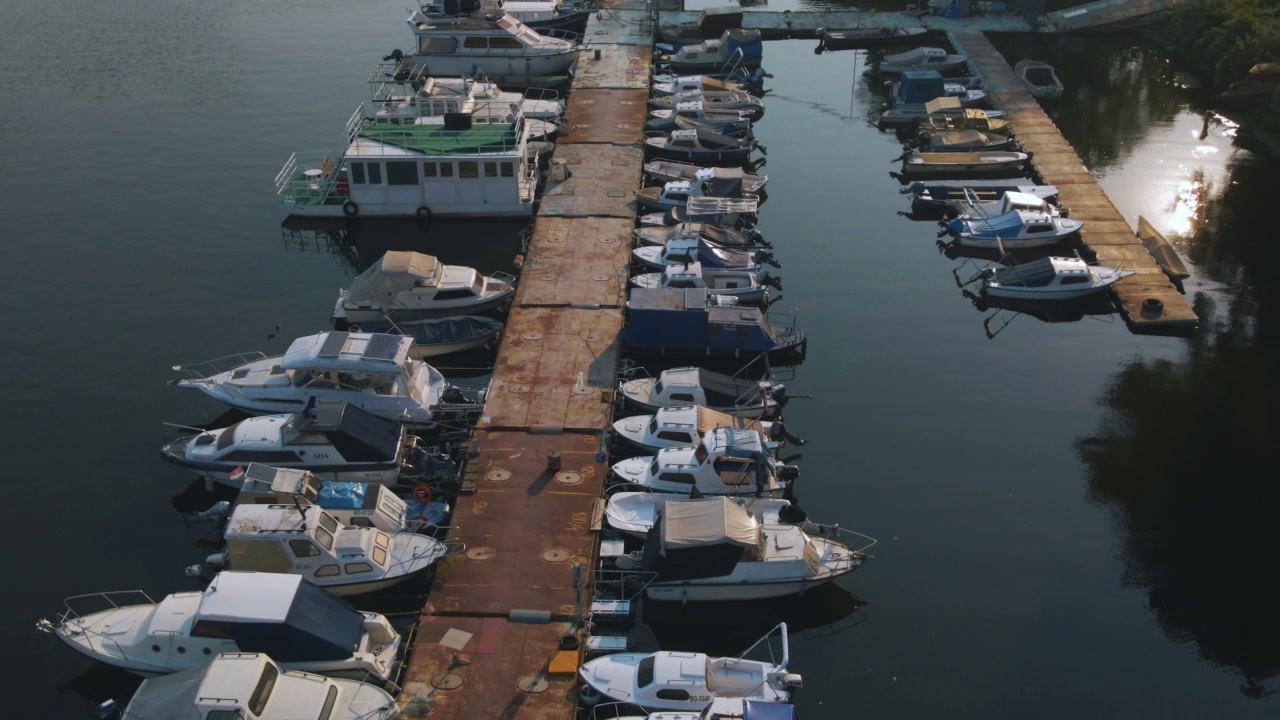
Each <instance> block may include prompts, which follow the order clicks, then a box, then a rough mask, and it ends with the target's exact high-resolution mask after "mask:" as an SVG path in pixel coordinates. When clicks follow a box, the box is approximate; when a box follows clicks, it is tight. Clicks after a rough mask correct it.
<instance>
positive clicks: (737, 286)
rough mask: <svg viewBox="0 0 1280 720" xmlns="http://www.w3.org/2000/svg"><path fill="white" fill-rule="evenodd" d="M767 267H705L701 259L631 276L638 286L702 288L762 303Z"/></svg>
mask: <svg viewBox="0 0 1280 720" xmlns="http://www.w3.org/2000/svg"><path fill="white" fill-rule="evenodd" d="M771 281H773V278H771V277H770V276H769V273H768V271H761V270H756V269H753V268H740V267H734V268H714V267H711V268H704V267H702V263H699V262H691V263H687V264H685V265H666V266H664V267H663V268H662V271H661V272H653V273H641V274H639V275H635V276H633V277H632V278H631V287H637V288H651V289H654V288H678V289H686V288H702V289H705V290H706V291H707V292H709V293H714V294H716V295H720V296H727V297H732V298H734V299H736V300H737V301H738V302H739V303H741V304H743V305H761V304H763V303H765V302H766V301H767V300H768V299H769V288H768V285H769V284H770V282H771Z"/></svg>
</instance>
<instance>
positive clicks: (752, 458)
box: [610, 428, 800, 497]
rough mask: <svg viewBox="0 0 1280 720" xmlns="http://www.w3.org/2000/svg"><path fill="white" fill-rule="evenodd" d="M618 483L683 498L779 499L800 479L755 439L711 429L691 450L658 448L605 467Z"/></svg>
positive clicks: (749, 434) (791, 467)
mask: <svg viewBox="0 0 1280 720" xmlns="http://www.w3.org/2000/svg"><path fill="white" fill-rule="evenodd" d="M610 470H611V472H612V473H613V476H614V477H615V478H616V479H617V480H618V481H620V482H624V483H630V484H632V485H635V486H636V487H640V488H645V489H648V490H652V491H654V492H663V493H676V494H679V495H684V496H689V495H691V494H692V493H693V492H694V491H695V490H696V491H697V492H698V493H699V494H700V495H702V496H712V495H754V496H757V497H760V496H766V495H767V496H770V497H780V496H781V495H782V493H783V491H784V490H786V488H787V486H788V485H789V484H790V483H791V481H792V480H794V479H795V478H796V476H798V475H799V474H800V471H799V469H798V468H796V467H795V466H794V465H782V464H780V463H778V462H777V460H775V459H774V457H773V454H772V453H771V452H770V451H768V450H767V449H765V446H764V443H763V442H761V439H760V434H759V433H758V432H755V431H746V430H737V429H734V428H715V429H714V430H712V431H711V432H709V433H707V434H705V435H703V437H702V442H701V443H700V444H698V445H696V446H692V445H691V446H684V447H675V448H664V449H662V450H659V451H658V452H657V454H656V455H651V456H641V457H634V458H628V459H626V460H622V461H621V462H617V463H614V465H613V467H612V468H610Z"/></svg>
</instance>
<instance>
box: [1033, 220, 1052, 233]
mask: <svg viewBox="0 0 1280 720" xmlns="http://www.w3.org/2000/svg"><path fill="white" fill-rule="evenodd" d="M1052 229H1053V226H1052V225H1050V224H1048V223H1036V224H1034V225H1028V226H1027V234H1028V235H1030V234H1031V233H1042V232H1049V231H1050V230H1052Z"/></svg>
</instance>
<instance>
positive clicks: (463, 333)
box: [349, 315, 502, 360]
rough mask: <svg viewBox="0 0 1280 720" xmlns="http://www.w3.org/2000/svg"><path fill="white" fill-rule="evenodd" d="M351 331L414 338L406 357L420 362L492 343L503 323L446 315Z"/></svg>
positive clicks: (360, 325)
mask: <svg viewBox="0 0 1280 720" xmlns="http://www.w3.org/2000/svg"><path fill="white" fill-rule="evenodd" d="M349 329H352V328H349ZM354 330H361V331H364V332H377V333H394V334H396V335H407V336H408V337H411V338H413V345H412V346H410V348H409V357H411V358H413V359H414V360H422V359H424V358H429V357H439V356H441V355H448V354H450V353H456V352H465V351H467V350H474V349H476V348H481V347H484V346H486V345H489V344H491V343H494V342H495V341H496V339H497V337H498V335H499V334H500V333H501V332H502V321H501V320H496V319H494V318H490V317H485V316H483V315H446V316H445V317H438V318H422V319H421V320H401V321H399V322H395V321H392V320H386V321H383V322H378V321H376V320H366V321H365V322H362V323H358V324H357V325H356V326H355V328H354V329H353V331H354Z"/></svg>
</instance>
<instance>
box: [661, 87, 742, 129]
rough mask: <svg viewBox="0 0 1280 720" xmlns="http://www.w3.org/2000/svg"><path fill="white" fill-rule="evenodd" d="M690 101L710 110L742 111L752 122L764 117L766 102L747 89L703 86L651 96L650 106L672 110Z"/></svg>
mask: <svg viewBox="0 0 1280 720" xmlns="http://www.w3.org/2000/svg"><path fill="white" fill-rule="evenodd" d="M688 102H697V103H702V106H703V107H704V108H706V109H708V110H725V111H734V112H740V113H742V114H744V115H746V117H747V120H749V121H751V122H756V121H758V120H759V119H760V118H762V117H764V103H763V102H761V100H760V98H758V97H756V96H755V95H752V94H751V93H749V92H747V91H745V90H703V89H701V86H698V88H697V89H694V90H684V91H682V92H679V93H674V94H672V95H659V96H657V97H653V98H650V99H649V107H650V108H651V109H654V110H672V109H676V108H678V107H679V106H680V105H682V104H684V103H688Z"/></svg>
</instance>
